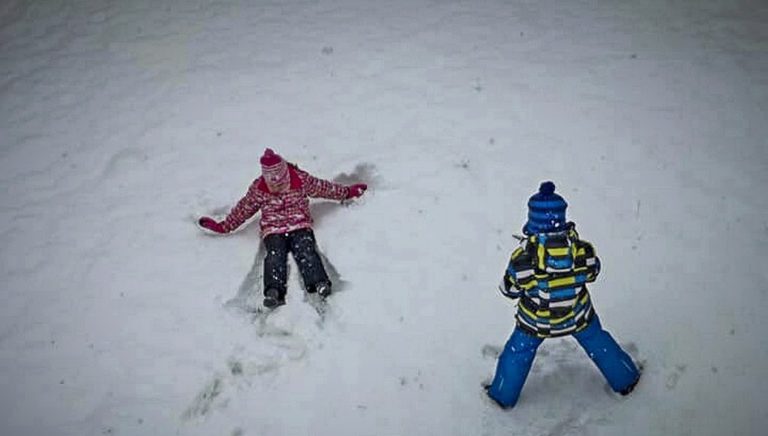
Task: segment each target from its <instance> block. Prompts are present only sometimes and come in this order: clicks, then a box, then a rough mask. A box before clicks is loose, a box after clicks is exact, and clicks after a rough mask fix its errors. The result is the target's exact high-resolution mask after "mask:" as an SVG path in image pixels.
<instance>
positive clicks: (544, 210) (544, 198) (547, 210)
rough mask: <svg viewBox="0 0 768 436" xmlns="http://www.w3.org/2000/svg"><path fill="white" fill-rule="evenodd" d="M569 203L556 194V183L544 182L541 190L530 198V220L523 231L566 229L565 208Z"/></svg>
mask: <svg viewBox="0 0 768 436" xmlns="http://www.w3.org/2000/svg"><path fill="white" fill-rule="evenodd" d="M567 207H568V203H566V202H565V200H564V199H563V197H561V196H559V195H557V194H555V184H554V183H552V182H544V183H542V184H541V186H539V192H537V193H536V194H533V196H532V197H531V198H530V199H529V200H528V222H527V223H525V226H523V233H525V234H526V235H533V234H536V233H551V232H557V231H561V230H565V228H566V226H565V224H566V221H565V209H566V208H567Z"/></svg>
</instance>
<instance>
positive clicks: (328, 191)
mask: <svg viewBox="0 0 768 436" xmlns="http://www.w3.org/2000/svg"><path fill="white" fill-rule="evenodd" d="M288 174H289V177H290V183H291V184H290V187H289V188H288V190H287V191H285V192H271V191H270V190H269V188H268V187H267V183H266V182H265V181H264V178H263V177H259V178H258V179H256V180H254V181H253V183H252V184H251V186H250V188H248V192H247V193H246V194H245V196H244V197H243V198H241V199H240V201H238V202H237V205H235V207H233V208H232V210H231V211H230V212H229V214H228V215H227V217H226V218H225V219H224V221H222V223H221V224H222V225H223V226H224V230H225V231H226V232H231V231H233V230H235V229H237V228H238V227H240V226H241V225H243V223H245V222H246V221H247V220H248V219H250V218H251V217H252V216H254V215H255V214H256V212H258V211H259V210H261V219H260V220H259V224H260V226H261V236H262V237H266V236H268V235H271V234H275V233H288V232H292V231H294V230H299V229H304V228H311V227H312V216H311V215H310V213H309V198H310V197H319V198H326V199H329V200H343V199H345V198H347V195H348V194H349V188H347V187H346V186H343V185H340V184H338V183H333V182H329V181H327V180H323V179H318V178H317V177H314V176H312V175H311V174H309V173H307V172H305V171H302V170H301V169H299V167H297V166H296V165H293V164H289V165H288Z"/></svg>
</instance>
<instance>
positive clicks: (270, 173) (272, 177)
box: [262, 165, 290, 192]
mask: <svg viewBox="0 0 768 436" xmlns="http://www.w3.org/2000/svg"><path fill="white" fill-rule="evenodd" d="M262 175H263V176H264V182H266V184H267V187H268V188H269V190H270V191H272V192H283V191H285V190H287V189H288V185H289V180H290V178H289V176H288V167H286V166H285V165H277V166H275V168H269V169H266V170H263V171H262Z"/></svg>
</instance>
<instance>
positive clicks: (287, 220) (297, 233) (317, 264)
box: [199, 148, 368, 308]
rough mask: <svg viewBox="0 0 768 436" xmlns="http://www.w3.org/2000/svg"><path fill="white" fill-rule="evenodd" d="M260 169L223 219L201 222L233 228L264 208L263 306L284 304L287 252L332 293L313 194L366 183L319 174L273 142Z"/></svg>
mask: <svg viewBox="0 0 768 436" xmlns="http://www.w3.org/2000/svg"><path fill="white" fill-rule="evenodd" d="M261 174H262V175H261V177H259V178H257V179H256V180H254V181H253V183H252V184H251V186H250V188H249V189H248V192H247V193H246V194H245V196H244V197H243V198H242V199H240V201H239V202H238V203H237V205H236V206H235V207H234V208H232V210H231V211H230V212H229V215H227V217H226V218H225V219H224V220H223V221H221V222H217V221H215V220H214V219H212V218H209V217H202V218H200V221H199V223H200V226H202V227H204V228H206V229H208V230H210V231H212V232H215V233H221V234H224V233H229V232H231V231H233V230H235V229H237V228H238V227H240V226H241V225H242V224H243V223H245V221H247V220H248V219H249V218H251V217H252V216H254V215H255V214H256V212H258V211H259V210H261V219H260V225H261V236H262V238H263V239H264V245H265V247H266V251H267V254H266V257H265V258H264V306H266V307H267V308H274V307H277V306H281V305H283V304H285V294H286V282H287V280H288V269H287V261H288V253H289V252H290V253H292V254H293V258H294V259H295V260H296V264H297V265H298V267H299V272H300V273H301V276H302V279H303V281H304V286H305V288H306V290H307V292H309V293H314V292H317V293H318V294H319V295H320V296H321V297H323V298H325V297H327V296H328V295H330V294H331V281H330V279H329V278H328V274H327V273H326V272H325V268H324V266H323V262H322V260H321V259H320V255H319V254H318V253H317V247H316V242H315V235H314V232H313V231H312V222H313V221H312V216H311V215H310V213H309V198H310V197H319V198H326V199H329V200H347V199H351V198H356V197H359V196H361V195H363V193H364V192H365V190H366V189H367V188H368V187H367V186H366V185H365V184H356V185H351V186H343V185H340V184H337V183H333V182H329V181H327V180H322V179H318V178H316V177H314V176H312V175H310V174H309V173H307V172H305V171H302V170H300V169H299V167H297V166H296V165H294V164H291V163H288V162H286V161H285V160H284V159H283V158H282V157H280V155H278V154H276V153H275V152H274V151H272V150H271V149H269V148H268V149H266V151H265V152H264V155H263V156H262V157H261Z"/></svg>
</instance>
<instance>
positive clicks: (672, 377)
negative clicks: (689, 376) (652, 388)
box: [664, 365, 688, 390]
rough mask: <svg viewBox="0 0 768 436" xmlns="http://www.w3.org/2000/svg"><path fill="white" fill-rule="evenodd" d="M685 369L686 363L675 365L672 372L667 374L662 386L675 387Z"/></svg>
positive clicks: (670, 388) (686, 367)
mask: <svg viewBox="0 0 768 436" xmlns="http://www.w3.org/2000/svg"><path fill="white" fill-rule="evenodd" d="M686 369H688V365H675V368H674V369H673V370H672V372H671V373H669V374H668V375H667V381H666V382H665V383H664V386H666V387H667V389H669V390H672V389H674V388H675V387H677V383H678V382H679V381H680V378H681V377H682V376H683V373H685V370H686Z"/></svg>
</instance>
